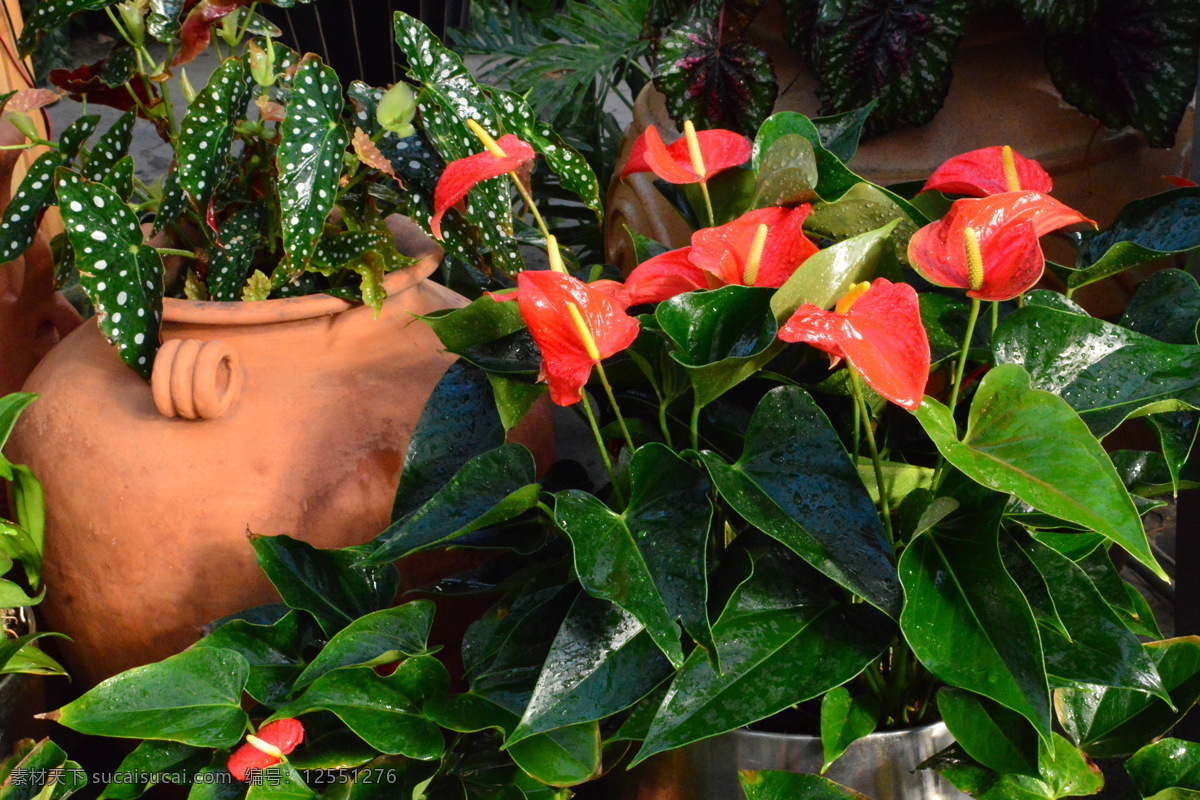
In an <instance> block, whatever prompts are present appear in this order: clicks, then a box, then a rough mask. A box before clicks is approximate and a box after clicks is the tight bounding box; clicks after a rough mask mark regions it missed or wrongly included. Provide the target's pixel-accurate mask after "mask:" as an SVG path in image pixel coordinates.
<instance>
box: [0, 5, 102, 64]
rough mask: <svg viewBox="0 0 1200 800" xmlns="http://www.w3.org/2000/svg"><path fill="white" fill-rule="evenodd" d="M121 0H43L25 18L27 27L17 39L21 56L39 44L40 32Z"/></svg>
mask: <svg viewBox="0 0 1200 800" xmlns="http://www.w3.org/2000/svg"><path fill="white" fill-rule="evenodd" d="M118 2H119V0H41V2H39V3H38V4H37V5H36V6H35V7H34V9H33V12H32V13H31V14H30V15H29V16H28V17H27V18H26V19H25V28H24V30H23V31H22V32H21V37H20V38H19V39H17V46H18V47H19V48H20V53H21V56H22V57H24V56H28V55H29V54H30V53H31V52H32V51H33V48H34V46H35V45H36V44H37V41H38V36H39V34H41V33H43V32H45V31H48V30H50V29H51V28H57V27H58V26H59V25H61V24H63V23H64V22H66V21H67V20H68V19H70V18H71V17H73V16H75V15H76V14H78V13H80V12H82V11H98V10H100V9H102V8H107V7H109V6H114V5H116V4H117V3H118Z"/></svg>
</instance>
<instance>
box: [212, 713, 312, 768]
mask: <svg viewBox="0 0 1200 800" xmlns="http://www.w3.org/2000/svg"><path fill="white" fill-rule="evenodd" d="M302 741H304V726H303V725H301V724H300V720H298V719H277V720H275V721H274V722H268V723H267V724H266V725H263V726H262V727H261V728H259V729H258V734H257V735H254V736H247V737H246V743H245V744H244V745H242V746H241V747H239V748H238V749H237V750H236V751H235V752H234V754H233V755H232V756H230V757H229V762H228V763H227V764H226V768H227V769H228V770H229V772H230V774H231V775H233V777H235V778H237V779H238V780H239V781H244V780H246V774H247V773H248V772H249V771H250V770H254V769H266V768H267V767H272V766H274V765H276V764H278V763H279V762H280V761H283V757H284V756H286V755H287V754H288V753H290V752H292V751H293V750H295V749H296V748H297V747H298V746H299V745H300V743H301V742H302Z"/></svg>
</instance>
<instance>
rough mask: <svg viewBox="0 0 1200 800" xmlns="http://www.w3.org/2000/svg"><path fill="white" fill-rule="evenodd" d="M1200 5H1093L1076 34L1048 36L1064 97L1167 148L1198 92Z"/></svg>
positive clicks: (1049, 56) (1165, 0) (1051, 64)
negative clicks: (1091, 13)
mask: <svg viewBox="0 0 1200 800" xmlns="http://www.w3.org/2000/svg"><path fill="white" fill-rule="evenodd" d="M1198 48H1200V7H1198V6H1197V5H1196V3H1194V2H1192V0H1096V13H1095V14H1094V15H1092V17H1091V18H1090V19H1088V20H1087V21H1086V23H1084V24H1083V25H1082V26H1081V27H1080V28H1079V29H1078V30H1071V31H1063V32H1058V33H1055V32H1052V33H1050V34H1049V35H1048V36H1047V37H1046V45H1045V54H1046V68H1047V69H1048V70H1049V72H1050V78H1051V80H1052V81H1054V86H1055V88H1056V89H1058V91H1059V92H1060V93H1061V94H1062V96H1063V99H1064V100H1066V101H1067V102H1068V103H1070V104H1071V105H1073V106H1075V107H1076V108H1078V109H1079V110H1080V111H1083V112H1084V113H1085V114H1091V115H1092V116H1094V117H1096V118H1097V119H1099V120H1100V121H1101V122H1103V123H1104V124H1105V125H1107V126H1108V127H1110V128H1124V127H1126V126H1132V127H1134V128H1136V129H1138V130H1139V131H1141V132H1142V133H1143V134H1145V136H1146V141H1147V142H1148V143H1149V144H1150V146H1151V147H1170V146H1171V145H1173V144H1174V143H1175V133H1176V130H1177V129H1178V128H1179V121H1180V120H1181V119H1182V117H1183V112H1184V110H1185V109H1186V108H1187V105H1188V103H1189V102H1191V99H1192V95H1193V93H1194V92H1195V89H1196V59H1197V52H1198Z"/></svg>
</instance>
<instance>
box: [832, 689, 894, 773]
mask: <svg viewBox="0 0 1200 800" xmlns="http://www.w3.org/2000/svg"><path fill="white" fill-rule="evenodd" d="M879 716H880V709H879V701H878V700H876V699H875V698H874V697H871V696H869V695H864V696H859V697H853V696H851V694H850V690H849V689H847V688H846V687H845V686H839V687H837V688H836V689H831V690H830V691H828V692H826V693H825V696H824V697H823V698H821V750H822V753H823V762H824V763H822V765H821V772H822V773H824V772H825V771H826V770H828V769H829V767H830V765H832V764H833V762H834V761H837V760H838V759H839V758H841V756H842V753H845V752H846V748H847V747H849V746H850V745H852V744H854V743H855V742H857V741H858V740H859V739H861V738H862V737H864V736H867V735H868V734H870V733H871V732H872V731H874V730H875V726H876V725H878V724H879Z"/></svg>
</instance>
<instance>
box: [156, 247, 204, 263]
mask: <svg viewBox="0 0 1200 800" xmlns="http://www.w3.org/2000/svg"><path fill="white" fill-rule="evenodd" d="M154 249H155V250H157V251H158V254H159V255H161V256H182V257H183V258H190V259H193V260H194V259H195V258H196V254H195V253H194V252H193V251H191V250H177V249H176V248H174V247H156V248H154Z"/></svg>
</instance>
